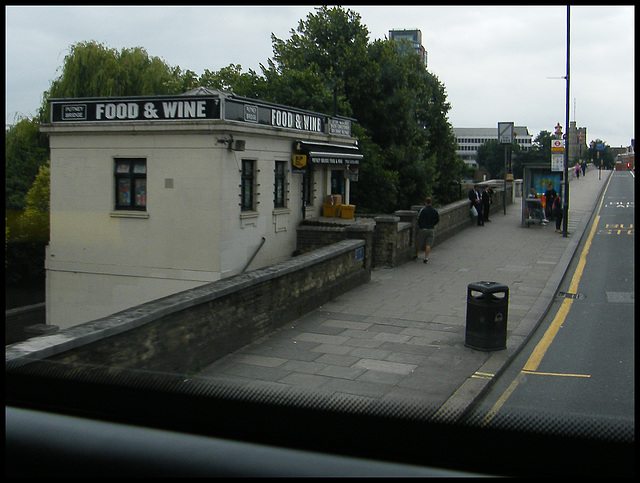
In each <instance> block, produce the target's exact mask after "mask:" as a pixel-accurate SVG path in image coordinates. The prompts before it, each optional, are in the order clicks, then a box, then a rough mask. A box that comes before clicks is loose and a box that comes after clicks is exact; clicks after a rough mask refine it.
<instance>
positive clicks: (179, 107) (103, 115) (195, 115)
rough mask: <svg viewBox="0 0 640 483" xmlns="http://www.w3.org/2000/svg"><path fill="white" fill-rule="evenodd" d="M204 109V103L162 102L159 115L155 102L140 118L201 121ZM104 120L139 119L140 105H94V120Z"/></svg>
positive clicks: (148, 105) (145, 109)
mask: <svg viewBox="0 0 640 483" xmlns="http://www.w3.org/2000/svg"><path fill="white" fill-rule="evenodd" d="M206 107H207V103H206V101H174V102H162V110H161V114H162V115H160V114H159V112H158V111H159V109H158V107H157V105H156V103H155V102H146V103H145V104H144V106H143V113H142V116H143V118H144V119H160V118H162V119H203V118H206V117H207V109H206ZM67 118H68V117H67ZM104 119H107V120H114V119H122V120H135V119H140V105H139V104H138V103H137V102H120V103H105V104H96V120H97V121H101V120H104Z"/></svg>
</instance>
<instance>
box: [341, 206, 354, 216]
mask: <svg viewBox="0 0 640 483" xmlns="http://www.w3.org/2000/svg"><path fill="white" fill-rule="evenodd" d="M341 206H342V209H341V210H340V216H341V217H342V218H347V219H351V218H353V214H354V213H355V211H356V207H355V205H341Z"/></svg>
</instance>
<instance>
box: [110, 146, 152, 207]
mask: <svg viewBox="0 0 640 483" xmlns="http://www.w3.org/2000/svg"><path fill="white" fill-rule="evenodd" d="M115 190H116V192H115V200H116V202H115V209H116V210H139V211H145V210H146V209H147V160H146V159H144V158H118V159H116V160H115Z"/></svg>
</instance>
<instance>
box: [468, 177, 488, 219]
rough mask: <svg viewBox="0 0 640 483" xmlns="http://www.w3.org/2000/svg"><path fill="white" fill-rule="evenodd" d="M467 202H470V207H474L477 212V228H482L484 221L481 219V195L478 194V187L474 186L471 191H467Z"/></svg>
mask: <svg viewBox="0 0 640 483" xmlns="http://www.w3.org/2000/svg"><path fill="white" fill-rule="evenodd" d="M469 201H471V206H474V207H475V208H476V211H477V212H478V226H483V225H484V220H483V218H482V195H481V194H480V190H479V189H478V185H475V186H474V187H473V189H470V190H469Z"/></svg>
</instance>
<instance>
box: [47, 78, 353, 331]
mask: <svg viewBox="0 0 640 483" xmlns="http://www.w3.org/2000/svg"><path fill="white" fill-rule="evenodd" d="M51 112H52V119H51V123H50V124H48V125H46V126H43V127H42V130H43V132H46V133H47V134H48V135H49V142H50V148H51V204H50V205H51V208H50V209H51V212H50V213H51V237H50V242H49V246H48V247H47V252H46V257H45V258H46V260H45V268H46V274H47V281H46V291H47V293H46V301H47V304H46V305H47V323H48V324H52V325H57V326H59V327H61V328H65V327H69V326H73V325H77V324H80V323H83V322H86V321H89V320H93V319H96V318H99V317H103V316H106V315H109V314H112V313H115V312H118V311H120V310H123V309H125V308H129V307H132V306H135V305H138V304H141V303H144V302H147V301H150V300H154V299H157V298H160V297H163V296H166V295H169V294H172V293H176V292H179V291H182V290H186V289H189V288H193V287H196V286H199V285H202V284H205V283H208V282H212V281H216V280H220V279H223V278H225V277H228V276H231V275H235V274H238V273H241V272H243V271H244V270H245V269H247V268H250V269H253V268H260V267H264V266H266V265H270V264H272V263H275V262H278V261H282V260H285V259H287V258H289V257H290V256H291V255H292V253H293V252H294V251H295V249H296V227H297V225H298V224H299V222H300V221H301V219H302V218H303V217H315V216H322V215H323V203H324V202H325V200H326V197H327V195H332V194H340V195H341V196H342V202H343V204H349V185H350V181H351V180H352V179H357V167H358V164H359V161H360V159H361V158H362V155H361V154H360V152H359V150H358V148H357V141H356V140H355V139H354V138H352V137H351V121H350V120H349V119H345V118H332V117H329V116H326V115H323V114H319V113H315V112H310V111H303V110H299V109H295V108H290V107H285V106H279V105H275V104H269V103H264V102H260V101H256V100H254V99H247V98H241V97H237V96H234V95H231V94H229V93H223V92H220V91H214V90H210V89H202V88H201V89H196V90H194V91H191V92H188V93H186V94H185V95H182V96H158V97H144V98H119V99H114V98H108V99H88V98H83V99H54V100H51Z"/></svg>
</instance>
